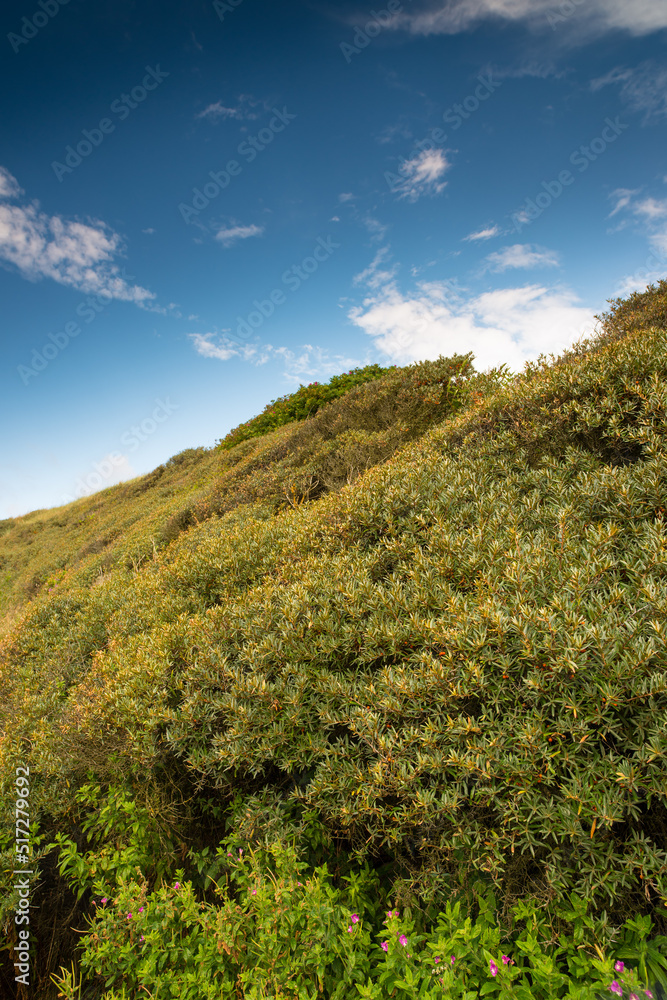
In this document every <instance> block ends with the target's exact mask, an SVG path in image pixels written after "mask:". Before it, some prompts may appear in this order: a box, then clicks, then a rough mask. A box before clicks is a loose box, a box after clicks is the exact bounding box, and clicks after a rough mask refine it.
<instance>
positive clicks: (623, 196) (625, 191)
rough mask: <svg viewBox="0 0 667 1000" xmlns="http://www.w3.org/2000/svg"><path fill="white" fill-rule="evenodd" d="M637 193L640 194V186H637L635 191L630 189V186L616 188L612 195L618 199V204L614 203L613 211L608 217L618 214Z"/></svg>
mask: <svg viewBox="0 0 667 1000" xmlns="http://www.w3.org/2000/svg"><path fill="white" fill-rule="evenodd" d="M636 194H639V188H635V190H634V191H632V190H630V188H616V190H615V191H612V193H611V195H610V197H611V198H615V199H616V204H615V205H614V208H613V211H611V212H610V213H609V216H608V218H610V219H611V218H612V217H613V216H614V215H617V214H618V212H620V211H621V209H623V208H626V207H627V206H628V205H629V204H630V202H631V201H632V199H633V198H634V196H635V195H636Z"/></svg>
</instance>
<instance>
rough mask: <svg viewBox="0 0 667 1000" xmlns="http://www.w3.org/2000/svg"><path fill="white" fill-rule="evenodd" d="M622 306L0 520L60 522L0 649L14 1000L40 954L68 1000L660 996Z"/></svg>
mask: <svg viewBox="0 0 667 1000" xmlns="http://www.w3.org/2000/svg"><path fill="white" fill-rule="evenodd" d="M651 294H652V296H653V298H651V297H650V296H649V297H648V298H646V299H642V301H641V302H640V303H639V304H637V302H635V303H634V306H633V307H632V309H630V311H629V312H628V311H627V309H626V306H625V305H624V304H623V303H620V304H619V303H616V304H612V310H611V312H610V314H609V315H608V316H607V317H603V318H602V328H601V331H600V333H599V334H598V335H597V336H596V337H594V338H592V339H591V340H589V341H588V342H584V343H582V344H579V345H577V346H576V347H574V348H572V349H570V350H568V351H566V352H564V353H563V354H562V355H561V356H560V357H558V358H554V357H551V358H545V357H542V358H540V359H538V361H537V362H534V363H532V364H528V365H526V367H525V370H524V371H523V372H522V373H521V374H520V375H517V376H510V375H508V373H507V372H506V370H505V369H504V368H500V369H496V370H494V371H491V372H487V373H484V374H480V373H478V372H475V370H474V368H473V366H472V358H471V356H470V355H465V356H456V357H454V358H442V357H441V358H439V359H438V360H437V361H434V362H422V363H420V364H419V365H412V366H407V368H405V369H400V370H399V369H396V370H393V371H389V372H386V373H384V374H382V375H381V376H380V377H378V378H377V379H374V380H373V381H372V382H370V383H367V384H363V385H356V386H353V387H351V388H349V389H348V391H347V392H346V393H345V394H344V395H342V396H341V397H339V398H337V399H331V400H329V401H327V402H325V403H324V404H323V405H322V406H320V407H319V408H318V410H317V412H316V413H314V415H311V416H310V417H309V418H308V419H306V420H299V419H295V420H294V421H292V422H291V423H290V424H286V425H285V426H281V427H277V428H276V429H274V430H271V431H270V432H269V433H267V434H264V435H262V436H261V437H256V438H252V439H247V440H243V441H241V442H240V443H239V444H237V445H235V446H233V447H232V448H230V449H222V450H218V451H216V452H209V453H205V454H203V455H200V454H193V455H187V457H186V458H184V459H183V460H182V461H174V462H171V463H167V464H166V465H165V466H164V467H161V468H162V471H161V472H160V475H159V477H156V476H154V477H153V479H152V480H151V483H150V484H149V486H147V487H146V488H145V489H143V491H139V490H138V489H137V484H136V483H135V484H123V487H122V488H119V487H114V488H113V489H112V490H110V491H106V500H105V498H104V495H99V496H98V497H97V498H89V499H88V500H86V501H81V502H79V504H74V505H70V506H69V507H67V508H64V509H62V510H60V511H54V512H38V515H39V516H38V517H37V516H36V517H32V518H31V517H30V516H29V517H28V519H18V521H17V524H16V525H10V527H9V529H7V530H4V531H3V532H2V533H1V534H0V542H2V541H4V542H7V540H8V539H11V538H12V536H13V537H14V538H16V535H17V533H20V534H21V537H23V538H24V539H25V540H26V541H27V540H28V539H30V540H31V547H33V548H35V549H36V550H37V549H39V546H40V545H42V544H43V545H44V546H46V547H47V548H48V547H50V548H49V552H51V555H49V556H48V557H47V556H46V555H45V556H44V559H45V560H47V561H48V559H52V558H54V552H55V541H54V540H55V539H56V538H57V537H58V535H57V531H60V532H62V533H63V537H64V538H66V539H69V541H68V542H67V546H69V547H67V548H66V550H65V551H66V553H67V558H66V559H65V561H64V563H63V564H62V565H59V566H58V565H53V566H52V567H51V568H50V569H49V573H50V575H49V576H47V577H46V578H45V579H44V581H43V582H40V583H39V584H38V590H37V591H36V593H35V594H34V595H33V599H32V600H31V601H30V602H29V603H28V604H27V605H25V606H24V607H23V608H21V609H20V611H19V612H18V613H17V614H16V617H15V618H14V619H13V620H12V621H11V622H10V623H9V624H8V625H7V627H6V629H5V633H4V635H3V636H2V639H1V640H0V733H1V736H0V791H1V792H2V802H3V803H5V805H4V806H3V814H2V820H3V822H2V825H1V826H0V858H1V859H2V862H3V864H2V871H3V872H4V875H3V876H2V880H3V884H2V888H3V896H2V899H3V901H2V903H1V904H0V921H1V922H2V923H3V926H4V927H5V929H6V930H7V932H8V934H9V941H10V943H11V944H14V943H16V942H15V941H14V940H13V939H12V934H13V933H14V928H13V908H14V907H15V905H16V901H17V900H16V895H15V890H14V889H13V881H12V876H11V870H12V859H13V855H12V845H13V831H14V827H13V816H11V815H10V814H9V811H8V808H9V803H10V802H11V801H12V796H11V794H10V793H11V786H12V784H13V781H14V775H15V768H16V765H17V763H19V762H21V763H25V764H29V766H30V772H31V792H30V796H31V799H30V801H31V817H32V818H33V821H34V824H35V827H34V831H35V854H34V864H33V868H34V870H35V874H34V876H32V883H33V884H32V891H33V894H34V896H33V900H34V904H35V914H36V915H35V926H36V929H37V933H36V942H37V948H38V949H41V950H40V951H39V959H40V961H39V962H38V963H37V964H36V966H35V967H36V968H39V969H40V970H41V971H40V975H41V976H42V981H41V982H40V989H41V990H42V991H43V995H44V997H45V1000H46V998H47V997H48V1000H51V997H52V996H53V997H55V993H54V992H53V990H55V987H54V986H53V982H52V981H51V979H50V976H51V975H52V974H53V973H55V972H57V969H58V967H59V964H60V965H62V966H66V965H67V964H68V963H69V960H70V959H71V958H73V959H74V960H75V967H74V969H73V970H72V972H71V973H64V972H63V973H61V978H60V982H61V986H60V989H61V990H62V991H64V992H62V993H61V995H63V996H66V997H68V998H69V997H70V996H71V997H74V996H75V995H76V990H78V988H79V986H82V995H83V992H84V991H85V990H88V991H89V994H88V995H89V996H90V997H91V998H92V997H93V996H101V995H102V992H103V991H104V990H111V993H109V995H108V1000H120V997H121V996H123V995H126V996H130V997H135V996H141V995H145V993H146V992H147V991H148V992H152V993H153V995H155V996H159V997H160V998H161V1000H162V997H163V996H164V997H165V998H167V997H171V996H173V997H183V998H185V997H195V996H207V995H216V994H215V992H214V987H215V989H218V988H219V990H218V994H217V995H230V996H233V995H237V996H239V995H240V996H246V997H248V998H250V997H253V998H254V997H260V996H267V995H268V996H276V997H277V996H285V997H287V996H290V997H291V996H304V997H306V996H313V997H314V996H318V995H323V996H330V997H334V996H340V995H343V994H344V995H346V996H348V995H352V996H354V995H357V994H358V995H360V996H367V997H369V998H375V997H379V996H384V995H396V996H398V995H403V994H405V995H408V996H414V997H417V996H419V997H422V998H425V997H436V996H460V997H462V998H466V1000H472V997H473V996H476V995H483V996H486V995H487V994H488V995H491V996H497V997H502V998H503V1000H509V998H510V997H516V998H518V1000H542V998H545V1000H546V997H547V996H549V997H551V996H554V997H566V996H568V997H570V998H579V1000H589V998H592V997H593V996H596V997H599V996H611V995H617V996H621V995H622V996H624V997H625V998H626V1000H627V998H628V997H629V996H630V995H635V996H641V995H642V993H641V990H649V992H654V993H655V995H656V997H657V996H658V987H657V986H656V982H662V981H665V979H664V969H665V967H666V966H667V962H666V961H665V956H666V955H667V950H666V949H665V944H666V940H665V937H664V935H665V933H666V932H667V791H666V790H667V780H666V779H667V725H666V723H665V719H666V718H667V633H666V629H667V626H666V621H667V615H666V613H665V612H666V611H667V607H666V605H665V597H664V589H665V586H664V585H665V566H666V565H667V558H666V553H667V530H666V527H665V499H664V498H665V493H666V488H667V448H666V441H665V437H666V435H667V421H666V420H665V413H666V410H667V330H666V329H665V325H664V323H662V325H660V324H658V323H657V321H656V322H655V325H652V326H651V325H646V324H647V322H648V321H647V320H646V319H644V320H643V321H642V324H640V325H637V326H636V328H635V327H632V323H634V320H632V316H633V315H634V314H635V312H636V311H637V310H638V309H639V310H640V311H642V314H643V315H644V317H650V318H651V321H652V322H653V321H654V320H656V317H657V319H659V318H660V315H661V313H660V308H661V307H660V303H659V301H658V300H659V299H660V297H661V296H662V295H663V294H664V289H662V288H659V289H654V290H653V292H652V293H651ZM628 308H629V307H628ZM624 310H625V312H624ZM628 317H630V318H628ZM623 323H626V324H629V326H628V327H627V329H626V328H623V329H624V332H623V334H622V335H619V336H617V333H618V331H619V330H621V328H622V324H623ZM123 491H124V492H123ZM123 498H124V499H123ZM93 501H94V502H93ZM105 504H106V505H105ZM121 515H122V516H121ZM114 518H115V522H114ZM170 519H173V524H172V526H171V528H169V522H170ZM56 522H58V523H59V524H60V527H59V528H58V529H57V530H56ZM87 522H90V523H87ZM165 525H166V526H167V528H169V531H170V533H171V534H170V537H168V538H165V537H161V532H163V531H164V529H165ZM112 530H117V531H118V534H117V535H113V536H112ZM70 534H71V536H72V537H71V538H70ZM98 539H99V544H98V542H97V540H98ZM7 544H9V543H7ZM100 546H101V547H100ZM84 549H85V550H87V551H86V552H85V554H84V552H83V550H84ZM13 551H14V550H13V549H11V548H10V549H7V550H6V552H7V553H8V554H9V555H10V556H11V558H14V556H13V555H11V553H13ZM44 551H45V552H46V549H45V550H44ZM77 559H80V561H79V562H77ZM109 559H112V560H113V561H112V562H107V561H106V560H109ZM38 562H39V560H38V558H37V557H34V558H33V559H32V561H31V562H29V563H28V564H26V571H28V569H29V571H30V572H32V573H36V572H37V571H38V570H40V567H39V565H38ZM103 567H106V568H103ZM41 568H42V569H43V568H44V567H41ZM100 569H102V572H101V573H100ZM234 838H235V839H234ZM292 844H293V846H294V851H293V853H290V851H289V850H288V848H289V846H290V845H292ZM239 849H241V850H242V851H243V855H242V856H241V857H242V858H245V859H246V860H245V861H239V860H238V851H239ZM227 851H229V852H230V854H229V855H228V854H227ZM230 857H231V858H232V859H233V860H234V864H233V865H232V864H231V862H229V858H230ZM325 863H326V865H327V866H328V867H327V868H326V870H325V868H324V866H325ZM300 865H301V866H304V865H305V867H299V866H300ZM223 880H224V883H225V884H224V886H223V884H222V883H223ZM299 881H300V882H302V883H303V884H302V885H301V886H299V885H298V882H299ZM176 882H178V883H179V885H178V887H176V886H175V883H176ZM295 882H296V883H297V884H296V888H295ZM353 889H354V891H355V892H357V895H356V896H355V895H354V892H353ZM218 890H220V891H221V892H222V895H218V894H217V893H218ZM253 890H256V895H255V894H254V893H253ZM297 890H303V891H302V892H301V891H298V892H297ZM102 898H105V899H106V900H107V903H105V904H102V905H100V901H101V899H102ZM109 901H110V902H109ZM584 901H585V903H584ZM93 902H95V903H96V904H97V905H96V906H94V905H93ZM137 904H138V906H137ZM302 904H303V905H302ZM448 904H450V909H449V910H448ZM457 905H458V906H459V909H458V910H457V909H456V906H457ZM139 907H143V909H142V910H141V911H139ZM394 907H396V908H397V909H398V910H399V913H400V917H399V916H397V917H393V916H392V917H390V918H387V917H386V913H387V912H388V911H392V912H393V910H394ZM128 912H130V913H132V917H131V918H129V917H128V916H127V914H128ZM138 912H141V917H140V918H137V917H136V914H137V913H138ZM64 913H67V914H68V917H67V920H66V921H65V923H66V926H67V928H69V927H70V926H71V927H76V928H82V926H83V925H84V923H85V919H86V917H87V918H88V919H89V921H90V928H89V930H87V932H86V934H85V935H83V938H82V941H81V948H80V949H79V950H77V951H73V950H72V944H71V941H70V938H69V937H67V936H66V935H64V934H63V933H61V930H62V927H63V919H64V918H63V914H64ZM354 916H356V917H357V918H358V919H357V920H354V919H353V917H354ZM387 919H388V920H389V921H390V924H386V923H383V921H384V920H387ZM391 921H395V922H394V923H391ZM348 928H350V929H349V930H348ZM651 932H654V936H653V938H652V939H650V940H649V938H650V934H651ZM142 935H143V938H144V941H143V942H141V936H142ZM71 936H72V935H70V937H71ZM79 936H80V935H79ZM403 939H404V940H403ZM147 941H148V942H149V946H146V947H144V946H145V944H146V942H147ZM44 942H51V944H50V945H49V946H48V950H47V951H46V952H45V951H44V949H45V947H47V946H45V945H44ZM383 942H384V943H385V944H386V948H384V947H383ZM164 954H169V955H170V956H171V958H170V959H169V961H168V960H167V959H165V961H164V963H163V965H162V967H160V961H161V960H162V959H161V956H162V955H164ZM451 955H454V959H455V962H454V965H453V966H452V965H451ZM436 958H439V959H440V962H439V963H436V961H435V959H436ZM504 959H507V961H504ZM3 961H5V960H3ZM626 961H627V962H628V963H630V964H631V965H632V969H630V968H628V969H627V970H626V969H625V967H624V966H623V965H621V964H620V963H624V962H626ZM446 962H449V968H447V967H446V966H445V970H444V972H443V974H440V970H439V969H436V968H435V966H436V965H439V964H442V963H446ZM512 963H514V964H512ZM596 963H597V964H596ZM167 966H168V967H167ZM494 968H495V972H494ZM172 969H173V970H175V971H173V972H172V971H170V970H172ZM198 970H204V971H203V972H202V971H198ZM632 970H634V971H632ZM445 973H446V974H445ZM2 976H5V980H6V981H7V982H9V981H10V980H9V979H8V978H7V977H8V976H9V971H8V970H7V966H6V961H5V965H0V977H2ZM81 976H83V982H81ZM68 977H69V978H68ZM441 980H442V981H441ZM49 984H50V985H49ZM49 990H50V991H51V992H49ZM225 990H227V991H231V992H228V993H225ZM207 991H208V992H207ZM211 991H213V992H211ZM234 991H235V993H234ZM346 991H347V992H346ZM355 991H356V992H355ZM619 991H620V992H619ZM40 995H41V994H40Z"/></svg>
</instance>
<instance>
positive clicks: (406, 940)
mask: <svg viewBox="0 0 667 1000" xmlns="http://www.w3.org/2000/svg"><path fill="white" fill-rule="evenodd" d="M398 940H399V942H400V943H401V944H402V945H403V947H404V948H405V946H406V945H407V943H408V939H407V938H406V936H405V934H401V936H400V938H399V939H398Z"/></svg>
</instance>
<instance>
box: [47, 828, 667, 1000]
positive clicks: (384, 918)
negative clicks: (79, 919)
mask: <svg viewBox="0 0 667 1000" xmlns="http://www.w3.org/2000/svg"><path fill="white" fill-rule="evenodd" d="M214 869H215V873H216V879H217V881H216V895H217V896H218V897H219V898H220V900H221V902H220V903H217V904H210V903H203V902H201V901H200V900H199V899H198V898H197V895H196V893H195V892H194V891H193V886H192V884H191V883H189V882H186V881H185V878H184V872H183V870H179V871H177V872H176V873H175V878H174V879H173V880H170V882H169V883H167V884H163V885H161V886H160V887H159V888H156V889H154V890H153V891H149V888H148V885H147V882H146V880H145V879H144V878H143V877H142V876H139V878H126V877H124V876H122V875H121V876H120V877H119V883H118V886H117V888H116V889H115V890H113V891H111V890H109V889H107V888H106V884H105V883H100V882H98V883H97V885H96V895H99V896H101V898H99V899H96V900H95V901H94V902H95V909H94V917H93V919H92V925H91V928H90V930H89V932H88V934H87V935H86V937H85V938H84V941H83V954H82V958H81V968H82V971H83V974H84V977H86V978H87V979H88V981H89V982H94V980H93V977H97V980H98V981H99V982H100V983H101V982H102V981H103V982H104V985H105V986H106V987H107V988H109V987H112V990H111V992H109V993H107V994H106V998H107V1000H112V998H113V1000H116V998H119V997H120V996H125V995H128V993H129V996H132V997H134V996H139V995H140V992H139V991H140V990H141V991H143V992H146V993H148V995H153V996H159V997H160V998H161V1000H172V998H173V1000H175V998H179V1000H196V998H199V997H211V998H213V997H215V998H218V997H230V998H232V997H239V996H241V997H247V998H249V1000H255V998H259V997H266V996H271V997H285V998H287V997H294V998H303V997H312V998H316V997H319V996H323V997H324V998H330V1000H343V998H347V997H352V996H360V997H367V998H369V1000H370V998H377V1000H382V998H384V997H387V996H394V995H397V993H398V995H400V996H407V997H413V998H417V997H419V998H426V1000H430V998H433V1000H435V998H441V997H461V998H470V1000H473V998H475V997H477V996H489V997H497V998H499V1000H500V998H502V1000H510V998H511V1000H556V998H559V997H562V998H565V997H568V998H576V1000H595V998H596V997H599V996H600V995H602V996H606V995H607V994H608V992H609V991H610V990H611V991H612V995H613V994H614V993H615V994H616V995H618V996H620V995H623V996H625V997H626V998H627V997H629V996H631V995H634V996H637V995H638V994H639V993H640V992H641V993H642V995H645V996H646V997H651V996H652V991H651V990H650V989H649V988H648V979H647V973H648V971H649V969H650V972H651V973H652V974H653V975H654V976H656V977H658V978H659V981H661V982H663V983H664V982H667V976H666V975H665V970H666V969H667V959H666V958H665V957H664V954H661V953H660V951H659V950H658V949H657V947H656V943H653V945H651V946H648V947H647V945H646V940H645V939H646V935H647V933H648V931H649V930H650V921H646V922H644V923H641V922H639V923H638V922H633V921H631V920H630V921H627V923H626V926H625V928H624V936H623V944H622V945H621V946H620V947H619V948H613V949H612V954H607V955H605V952H604V951H603V948H602V947H601V946H600V945H601V943H602V944H604V943H605V940H604V933H603V932H604V928H603V927H602V926H600V925H599V924H598V923H596V922H595V921H594V920H592V919H591V918H590V917H589V916H588V915H587V910H588V906H587V903H586V902H585V901H581V900H578V899H577V898H576V897H574V896H571V897H570V900H569V903H568V905H567V906H565V907H563V908H562V909H561V910H560V911H559V916H560V918H561V920H562V926H567V927H569V928H570V931H571V933H570V935H569V936H568V935H562V934H561V935H559V936H558V937H557V939H556V940H554V938H553V927H551V926H548V924H547V921H546V920H545V919H544V915H543V914H541V913H540V912H539V909H538V908H537V907H536V906H535V905H534V904H533V905H532V906H528V905H521V906H517V907H516V908H515V913H514V917H515V919H516V921H517V926H515V927H514V928H513V930H512V931H510V932H509V933H508V932H506V933H503V931H502V928H500V927H499V926H498V924H497V921H496V916H495V911H496V901H495V898H494V896H493V894H492V893H487V894H485V895H484V896H483V897H482V898H481V902H480V906H479V913H478V915H477V918H476V919H475V920H474V921H473V920H471V918H470V917H466V918H465V919H464V916H463V914H462V911H461V904H460V902H456V903H454V904H452V902H448V903H447V905H446V909H445V911H444V912H441V913H440V914H439V915H438V916H437V918H436V920H435V922H434V926H432V927H430V928H429V927H423V928H422V926H421V925H422V922H421V921H419V922H418V921H416V920H415V918H414V917H413V916H412V914H411V913H410V911H409V910H408V911H405V912H403V914H401V913H400V912H399V910H398V909H396V910H394V909H392V908H391V904H389V905H390V908H389V910H388V911H386V912H385V907H386V900H385V898H384V895H383V893H382V892H381V890H380V886H379V883H378V879H377V876H376V875H375V874H374V873H373V872H372V871H371V870H370V869H369V868H368V867H367V866H366V867H364V868H363V869H362V870H361V871H360V872H359V873H358V874H355V875H351V876H349V877H347V878H346V879H344V881H345V882H346V883H347V884H346V885H345V886H344V887H343V886H342V887H341V888H338V889H337V888H335V887H334V886H333V885H332V884H331V877H330V874H329V872H328V868H327V865H326V864H324V865H322V866H321V867H319V868H317V869H315V870H314V871H313V872H311V873H308V870H307V869H308V866H307V865H306V864H305V863H303V862H301V861H299V860H298V854H297V852H296V851H295V850H294V848H293V847H292V846H290V845H281V844H280V843H274V844H271V845H270V846H269V847H268V848H267V849H265V850H261V851H254V850H252V849H250V850H246V851H245V852H244V849H243V848H239V847H237V838H236V837H235V836H231V837H229V838H228V839H227V840H226V841H225V842H224V843H223V844H222V845H221V846H220V847H219V848H218V849H217V851H216V863H215V864H214ZM223 879H224V881H223ZM518 925H522V926H518ZM501 942H502V943H501ZM554 944H557V945H558V946H557V947H555V948H554ZM623 958H626V959H628V958H632V959H635V960H637V959H639V960H640V965H641V969H640V970H636V969H634V968H633V969H628V970H626V969H625V963H624V962H623V961H622V959H623ZM62 972H63V974H62V975H61V977H59V978H56V980H55V981H56V982H58V985H59V986H60V988H61V993H60V994H59V995H60V996H64V997H65V998H66V1000H75V998H76V997H78V995H79V992H78V988H75V984H74V982H73V977H72V976H71V974H69V973H66V972H65V971H64V970H62ZM619 981H620V982H619ZM651 982H653V980H651ZM621 983H623V986H621V985H620V984H621ZM121 991H122V992H121ZM126 991H128V993H126ZM602 991H604V992H602Z"/></svg>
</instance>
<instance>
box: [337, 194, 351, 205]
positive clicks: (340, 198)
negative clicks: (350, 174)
mask: <svg viewBox="0 0 667 1000" xmlns="http://www.w3.org/2000/svg"><path fill="white" fill-rule="evenodd" d="M353 198H354V195H353V194H350V193H349V191H348V192H343V194H339V195H338V201H339V202H341V204H342V203H343V202H345V201H352V200H353Z"/></svg>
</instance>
